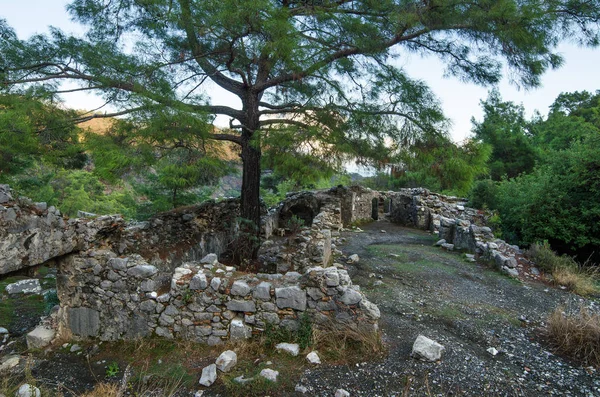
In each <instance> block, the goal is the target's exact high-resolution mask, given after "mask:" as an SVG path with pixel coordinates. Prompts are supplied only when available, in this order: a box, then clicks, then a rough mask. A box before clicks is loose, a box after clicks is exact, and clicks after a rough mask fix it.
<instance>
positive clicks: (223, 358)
mask: <svg viewBox="0 0 600 397" xmlns="http://www.w3.org/2000/svg"><path fill="white" fill-rule="evenodd" d="M215 364H216V366H217V369H218V370H219V371H221V372H229V371H231V369H232V368H233V367H235V365H236V364H237V354H235V352H234V351H233V350H226V351H224V352H223V353H221V355H220V356H219V357H218V358H217V361H215Z"/></svg>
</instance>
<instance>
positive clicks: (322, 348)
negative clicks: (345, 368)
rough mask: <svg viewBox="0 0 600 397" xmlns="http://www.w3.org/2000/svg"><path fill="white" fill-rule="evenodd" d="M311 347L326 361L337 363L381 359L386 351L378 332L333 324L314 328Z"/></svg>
mask: <svg viewBox="0 0 600 397" xmlns="http://www.w3.org/2000/svg"><path fill="white" fill-rule="evenodd" d="M312 347H313V349H315V350H318V351H319V352H321V353H322V354H323V356H325V358H326V359H329V360H333V361H336V362H338V363H351V362H356V361H368V360H372V359H375V358H379V357H381V356H382V355H383V354H384V353H385V351H386V349H385V346H384V345H383V342H382V341H381V335H380V334H379V332H372V331H369V330H361V329H357V328H355V327H350V326H343V325H340V324H333V323H328V324H324V325H319V326H318V327H315V329H314V330H313V336H312Z"/></svg>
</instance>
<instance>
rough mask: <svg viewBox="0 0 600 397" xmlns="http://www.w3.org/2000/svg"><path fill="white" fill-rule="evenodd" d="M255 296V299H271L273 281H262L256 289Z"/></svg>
mask: <svg viewBox="0 0 600 397" xmlns="http://www.w3.org/2000/svg"><path fill="white" fill-rule="evenodd" d="M253 296H254V298H255V299H260V300H263V301H268V300H270V299H271V283H268V282H266V281H263V282H261V283H260V284H258V285H257V286H256V288H255V289H254V293H253Z"/></svg>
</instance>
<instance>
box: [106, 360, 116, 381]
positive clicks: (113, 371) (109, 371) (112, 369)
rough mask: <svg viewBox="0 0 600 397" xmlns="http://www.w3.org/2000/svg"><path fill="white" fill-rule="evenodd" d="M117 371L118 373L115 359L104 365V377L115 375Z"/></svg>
mask: <svg viewBox="0 0 600 397" xmlns="http://www.w3.org/2000/svg"><path fill="white" fill-rule="evenodd" d="M118 373H119V363H117V362H116V361H113V362H111V363H109V364H108V366H107V367H106V373H105V375H106V377H107V378H112V377H113V376H117V374H118Z"/></svg>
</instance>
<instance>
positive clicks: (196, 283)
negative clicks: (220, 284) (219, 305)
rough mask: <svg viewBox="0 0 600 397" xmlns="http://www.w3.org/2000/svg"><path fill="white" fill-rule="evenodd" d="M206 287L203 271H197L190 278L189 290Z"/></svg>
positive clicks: (206, 281) (206, 282)
mask: <svg viewBox="0 0 600 397" xmlns="http://www.w3.org/2000/svg"><path fill="white" fill-rule="evenodd" d="M207 287H208V280H207V279H206V275H205V274H204V273H198V274H196V275H194V277H192V279H191V280H190V289H191V290H204V289H206V288H207Z"/></svg>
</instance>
